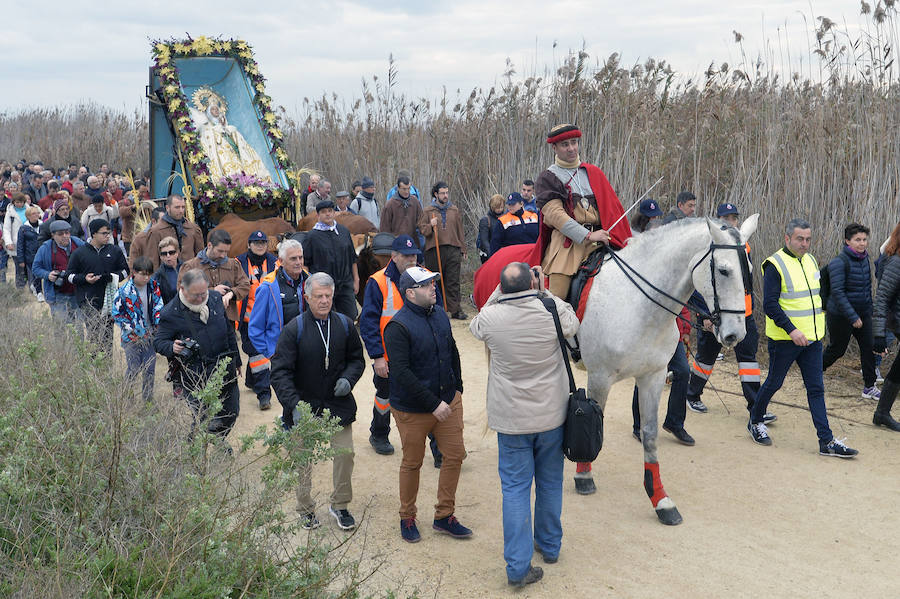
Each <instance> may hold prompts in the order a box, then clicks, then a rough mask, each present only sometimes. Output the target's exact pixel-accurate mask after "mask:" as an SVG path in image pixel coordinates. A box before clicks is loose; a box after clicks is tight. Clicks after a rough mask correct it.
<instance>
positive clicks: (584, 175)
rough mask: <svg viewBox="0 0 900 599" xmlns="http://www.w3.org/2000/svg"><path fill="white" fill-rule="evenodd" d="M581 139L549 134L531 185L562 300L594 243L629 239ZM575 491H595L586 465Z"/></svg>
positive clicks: (566, 131)
mask: <svg viewBox="0 0 900 599" xmlns="http://www.w3.org/2000/svg"><path fill="white" fill-rule="evenodd" d="M580 137H581V131H579V130H578V127H576V126H575V125H570V124H568V123H564V124H561V125H557V126H556V127H553V128H552V129H551V130H550V133H548V134H547V143H548V144H550V145H551V146H552V147H553V151H554V152H555V153H556V157H555V159H554V161H553V164H551V165H550V166H549V167H548V168H547V170H545V171H544V172H542V173H541V174H540V176H539V177H538V179H537V183H536V185H535V192H536V196H537V207H538V210H540V212H541V215H542V216H543V221H542V222H543V225H542V227H544V228H543V230H542V231H541V242H542V243H543V244H544V247H543V248H542V249H543V259H542V262H541V266H542V268H543V270H544V272H545V273H547V274H548V275H549V277H550V292H551V293H553V295H556V296H557V297H561V298H565V297H568V295H569V285H570V283H571V281H572V277H573V276H574V275H575V273H576V271H577V270H578V267H579V266H580V265H581V263H582V262H584V260H585V258H587V257H588V255H589V254H590V253H591V252H592V251H593V250H594V249H596V247H597V245H596V244H597V243H603V244H609V245H612V246H615V247H618V248H621V247H624V245H625V243H626V240H627V239H628V238H629V237H631V227H630V226H629V224H628V220H627V219H624V218H623V219H621V220H619V217H621V216H622V215H623V214H624V213H625V210H624V209H623V208H622V203H621V202H620V201H619V198H618V197H617V196H616V192H615V191H613V188H612V186H610V184H609V181H607V179H606V175H604V174H603V171H601V170H600V169H599V168H598V167H596V166H594V165H593V164H588V163H587V162H582V161H581V157H580V156H579V155H578V140H579V138H580ZM617 220H618V223H616V221H617ZM613 223H616V224H615V225H614V226H613ZM609 227H611V229H612V230H607V228H609ZM578 299H579V298H577V297H570V298H569V302H570V303H571V304H572V305H573V307H576V308H577V307H578ZM575 488H576V490H577V491H578V492H579V493H581V494H590V493H593V492H594V491H596V486H595V485H594V481H593V478H592V477H591V464H590V463H589V462H584V463H582V462H579V463H578V465H577V467H576V475H575Z"/></svg>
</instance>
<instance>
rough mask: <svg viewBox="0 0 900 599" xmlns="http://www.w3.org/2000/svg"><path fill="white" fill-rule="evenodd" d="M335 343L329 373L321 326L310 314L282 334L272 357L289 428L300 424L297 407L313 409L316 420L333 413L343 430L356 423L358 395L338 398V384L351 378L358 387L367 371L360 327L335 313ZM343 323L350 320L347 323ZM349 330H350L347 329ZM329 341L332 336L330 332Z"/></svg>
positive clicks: (331, 317) (275, 386) (331, 343)
mask: <svg viewBox="0 0 900 599" xmlns="http://www.w3.org/2000/svg"><path fill="white" fill-rule="evenodd" d="M328 318H329V322H330V325H331V338H330V340H329V343H328V347H329V354H328V362H329V363H328V368H327V369H326V368H325V346H324V344H323V343H322V336H321V335H320V329H319V325H318V323H317V322H316V319H315V318H313V315H312V313H311V312H310V311H309V310H307V311H306V312H303V313H302V314H300V316H298V317H297V318H295V319H293V320H291V322H289V323H288V324H287V326H285V327H284V329H283V330H282V331H281V335H280V336H279V337H278V345H276V346H275V355H274V356H272V375H271V381H272V388H273V389H274V390H275V394H276V396H277V397H278V403H280V404H281V405H282V407H283V408H284V410H283V414H282V421H283V423H284V427H285V428H288V429H289V428H291V427H292V426H293V425H294V419H293V415H292V413H293V411H294V408H295V407H296V406H297V403H299V402H301V401H304V402H306V403H308V404H309V405H310V407H311V408H312V411H313V413H314V414H315V415H316V416H320V415H321V414H322V410H324V409H325V408H328V409H329V410H330V411H331V415H332V416H333V417H335V418H338V419H339V420H340V422H341V426H347V425H348V424H350V423H352V422H354V421H355V420H356V400H355V399H354V398H353V393H350V394H348V395H345V396H343V397H335V396H334V384H335V382H336V381H337V380H338V379H340V378H345V379H347V381H348V382H349V383H350V387H351V388H352V387H354V386H355V385H356V382H357V381H358V380H359V378H360V377H361V376H362V373H363V371H364V370H365V368H366V362H365V359H364V358H363V347H362V341H360V339H359V333H357V332H356V327H355V326H353V323H352V322H351V321H350V320H349V319H347V317H346V316H343V315H341V316H338V314H337V313H336V312H335V311H334V310H332V311H331V313H330V314H329V317H328ZM341 318H344V319H345V320H344V321H343V322H341V320H340V319H341ZM300 319H303V334H302V335H301V336H300V343H297V326H298V324H297V323H298V321H300ZM345 325H346V326H345ZM325 335H326V338H327V332H326V333H325Z"/></svg>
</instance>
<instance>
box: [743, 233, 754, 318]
mask: <svg viewBox="0 0 900 599" xmlns="http://www.w3.org/2000/svg"><path fill="white" fill-rule="evenodd" d="M744 248H745V250H746V252H747V262H750V244H749V243H744ZM751 267H752V265H751ZM750 276H751V277H753V273H752V272H751V273H750ZM751 280H752V279H751ZM748 292H749V290H748ZM752 315H753V295H752V294H751V293H745V294H744V316H752Z"/></svg>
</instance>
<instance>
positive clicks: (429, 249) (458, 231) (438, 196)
mask: <svg viewBox="0 0 900 599" xmlns="http://www.w3.org/2000/svg"><path fill="white" fill-rule="evenodd" d="M419 231H421V232H422V234H423V235H424V236H425V266H426V267H427V268H428V269H429V270H431V271H436V272H439V273H440V275H441V295H443V297H444V305H445V307H446V311H447V313H448V314H450V316H452V317H453V318H456V319H458V320H466V319H467V318H468V317H469V316H468V315H467V314H466V313H465V312H463V311H462V308H461V307H460V305H459V297H460V292H459V279H460V271H461V267H462V261H463V260H465V259H466V257H467V254H466V237H465V233H464V232H463V224H462V215H461V214H460V212H459V209H458V208H457V207H456V206H455V205H454V204H453V203H452V202H451V201H450V186H449V185H447V184H446V183H445V182H443V181H438V182H437V183H435V184H434V185H433V186H432V188H431V205H430V206H427V207H426V208H425V211H424V212H423V214H422V217H421V220H420V221H419Z"/></svg>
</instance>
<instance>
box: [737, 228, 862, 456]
mask: <svg viewBox="0 0 900 599" xmlns="http://www.w3.org/2000/svg"><path fill="white" fill-rule="evenodd" d="M811 240H812V233H811V228H810V225H809V223H808V222H807V221H805V220H803V219H800V218H795V219H793V220H791V221H790V222H789V223H788V224H787V227H786V228H785V235H784V247H783V248H781V249H780V250H778V251H777V252H775V253H774V254H772V255H771V256H769V257H768V258H766V261H765V262H763V308H764V309H765V312H766V337H768V338H769V345H768V348H769V374H768V375H767V376H766V380H765V382H764V383H763V384H762V386H761V387H760V389H759V393H758V394H757V395H756V402H755V403H754V404H753V410H752V411H751V413H750V422H748V423H747V430H748V431H749V432H750V437H751V438H752V439H753V441H754V442H756V443H758V444H760V445H771V444H772V439H771V437H769V433H768V429H767V428H766V424H765V420H764V416H765V413H766V408H768V407H769V400H770V399H772V396H773V395H775V393H776V392H777V391H778V390H779V389H780V388H781V385H782V384H783V383H784V377H785V376H786V375H787V373H788V370H789V369H790V367H791V365H792V364H793V363H794V362H796V363H797V366H798V367H799V368H800V373H801V374H802V375H803V385H804V387H806V401H807V403H808V404H809V413H810V415H811V416H812V420H813V424H814V425H815V427H816V434H817V435H818V437H819V454H820V455H824V456H832V457H839V458H852V457H854V456H856V455H857V454H858V453H859V452H858V451H857V450H855V449H852V448H850V447H847V446H846V445H844V443H843V441H842V440H839V439H836V438H835V437H834V435H833V434H832V432H831V429H830V428H829V426H828V414H827V413H826V411H825V385H824V383H823V382H822V338H823V337H824V336H825V314H824V313H823V312H822V299H821V298H820V297H819V264H818V263H817V262H816V259H815V258H813V257H812V255H811V254H809V245H810V241H811Z"/></svg>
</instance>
